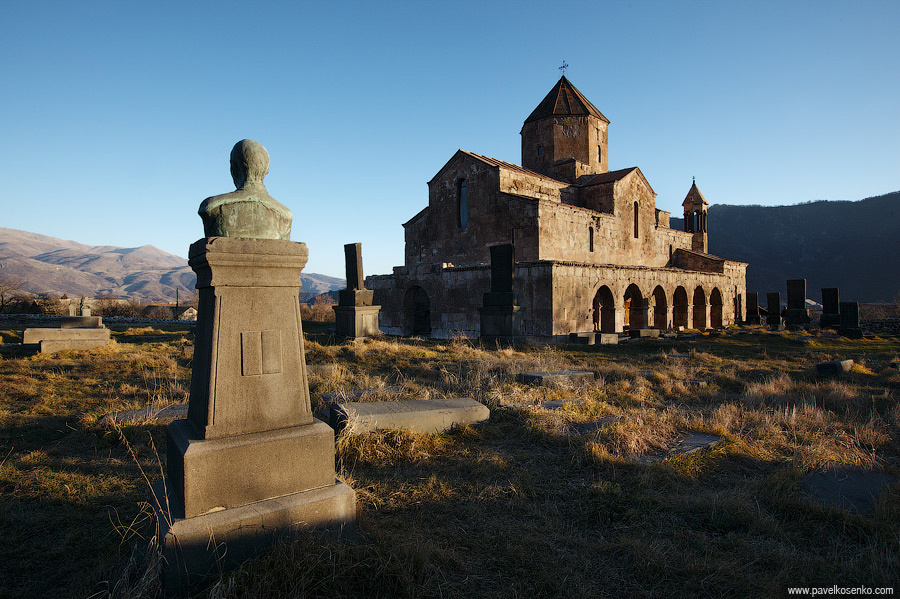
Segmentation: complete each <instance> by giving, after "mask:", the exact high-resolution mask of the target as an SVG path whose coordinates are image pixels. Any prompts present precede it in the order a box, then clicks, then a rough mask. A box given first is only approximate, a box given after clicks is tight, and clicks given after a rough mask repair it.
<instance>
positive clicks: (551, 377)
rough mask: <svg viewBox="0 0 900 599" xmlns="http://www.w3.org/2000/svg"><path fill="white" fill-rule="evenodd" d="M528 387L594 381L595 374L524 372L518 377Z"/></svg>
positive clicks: (583, 372)
mask: <svg viewBox="0 0 900 599" xmlns="http://www.w3.org/2000/svg"><path fill="white" fill-rule="evenodd" d="M516 378H517V379H518V380H519V381H520V382H522V383H525V384H526V385H554V384H558V383H581V382H590V381H593V380H594V378H595V377H594V373H593V372H588V371H585V370H554V371H549V372H523V373H522V374H520V375H518V376H517V377H516Z"/></svg>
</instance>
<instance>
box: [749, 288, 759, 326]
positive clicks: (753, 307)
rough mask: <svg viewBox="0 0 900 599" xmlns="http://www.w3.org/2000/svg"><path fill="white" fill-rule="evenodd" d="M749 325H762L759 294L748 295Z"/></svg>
mask: <svg viewBox="0 0 900 599" xmlns="http://www.w3.org/2000/svg"><path fill="white" fill-rule="evenodd" d="M747 324H760V319H759V294H757V293H756V292H755V291H754V292H753V293H747Z"/></svg>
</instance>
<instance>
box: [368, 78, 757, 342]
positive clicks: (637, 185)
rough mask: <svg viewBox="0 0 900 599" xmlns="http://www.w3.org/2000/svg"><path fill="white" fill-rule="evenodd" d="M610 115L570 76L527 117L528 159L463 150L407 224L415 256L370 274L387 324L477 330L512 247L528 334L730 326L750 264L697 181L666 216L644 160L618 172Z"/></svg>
mask: <svg viewBox="0 0 900 599" xmlns="http://www.w3.org/2000/svg"><path fill="white" fill-rule="evenodd" d="M608 128H609V119H607V118H606V117H605V116H603V114H602V113H601V112H600V111H599V110H597V108H596V107H595V106H594V105H593V104H591V102H590V101H589V100H588V99H587V98H585V97H584V96H583V95H582V94H581V92H579V91H578V90H577V89H576V88H575V86H574V85H572V84H571V83H570V82H569V80H568V79H566V77H565V76H563V77H562V78H560V80H559V81H558V82H557V83H556V85H555V86H554V87H553V89H551V90H550V93H548V94H547V96H546V97H545V98H544V99H543V100H542V101H541V102H540V104H538V106H537V108H535V109H534V111H533V112H532V113H531V114H530V115H529V116H528V118H527V119H525V123H524V125H523V126H522V131H521V136H522V166H518V165H516V164H511V163H508V162H504V161H502V160H497V159H495V158H490V157H488V156H482V155H480V154H476V153H474V152H467V151H464V150H459V151H457V152H456V154H454V155H453V157H451V158H450V160H449V161H448V162H447V163H446V164H445V165H444V166H443V167H442V168H441V169H440V170H439V171H438V172H437V174H436V175H435V176H434V177H433V178H432V179H431V181H429V182H428V206H426V207H425V208H424V209H422V211H420V212H419V213H418V214H416V215H415V216H413V217H412V218H411V219H410V220H409V221H407V222H406V223H404V225H403V227H404V229H405V237H406V250H405V264H404V265H403V266H398V267H395V268H394V272H393V274H390V275H375V276H370V277H368V278H367V280H366V284H367V287H368V288H369V289H373V290H374V292H375V301H374V303H375V304H380V305H381V306H382V309H381V316H380V327H381V330H382V331H383V332H384V333H388V334H402V335H422V336H432V337H451V336H456V335H464V336H468V337H477V336H479V332H480V322H479V318H480V316H479V308H480V307H482V298H483V295H484V293H485V292H488V291H491V266H490V260H491V252H490V248H491V246H495V245H500V244H512V246H513V252H514V258H513V264H514V267H513V273H514V274H513V276H514V286H513V290H514V295H515V302H516V304H517V306H518V308H517V310H518V311H519V314H520V318H521V320H522V323H523V325H524V331H523V332H524V335H525V336H527V337H528V338H533V339H539V340H547V341H564V340H565V339H567V338H568V337H569V335H570V334H571V333H580V332H596V331H599V332H621V331H623V330H626V329H635V328H659V329H670V328H674V327H683V328H695V329H708V328H722V327H724V326H727V325H729V324H731V323H733V322H735V320H736V319H739V318H740V313H741V306H742V304H743V297H744V295H745V293H746V270H747V265H746V264H745V263H742V262H734V261H731V260H726V259H724V258H720V257H718V256H714V255H712V254H710V253H709V252H708V247H707V219H706V216H707V207H708V203H707V201H706V199H705V198H704V197H703V194H702V193H700V190H699V189H698V188H697V185H696V183H694V184H693V185H691V188H690V190H689V191H688V193H687V196H686V197H685V200H684V203H683V206H684V216H685V219H684V222H685V226H684V231H681V230H675V229H672V228H670V227H669V216H670V213H669V212H666V211H664V210H659V209H657V208H656V193H655V192H654V191H653V188H652V187H650V183H649V182H648V181H647V179H646V178H645V177H644V175H643V173H642V172H641V170H640V169H639V168H638V167H630V168H625V169H620V170H615V171H610V170H609V145H608Z"/></svg>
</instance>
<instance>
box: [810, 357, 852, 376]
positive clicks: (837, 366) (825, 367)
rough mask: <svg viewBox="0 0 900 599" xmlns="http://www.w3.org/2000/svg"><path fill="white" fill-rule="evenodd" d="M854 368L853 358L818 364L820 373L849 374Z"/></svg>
mask: <svg viewBox="0 0 900 599" xmlns="http://www.w3.org/2000/svg"><path fill="white" fill-rule="evenodd" d="M852 369H853V360H832V361H830V362H820V363H818V364H816V370H817V371H818V372H819V374H847V373H849V372H850V371H851V370H852Z"/></svg>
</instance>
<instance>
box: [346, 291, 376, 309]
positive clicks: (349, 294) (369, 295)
mask: <svg viewBox="0 0 900 599" xmlns="http://www.w3.org/2000/svg"><path fill="white" fill-rule="evenodd" d="M374 297H375V292H374V291H373V290H371V289H339V290H338V305H339V306H371V305H372V300H373V298H374Z"/></svg>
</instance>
